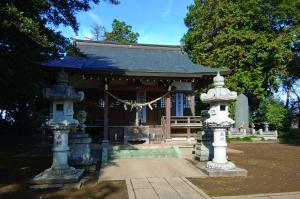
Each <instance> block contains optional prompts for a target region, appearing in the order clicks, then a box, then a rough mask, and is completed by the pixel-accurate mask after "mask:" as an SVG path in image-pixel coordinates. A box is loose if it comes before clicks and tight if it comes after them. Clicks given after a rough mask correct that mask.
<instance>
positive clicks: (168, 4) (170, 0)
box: [159, 0, 173, 17]
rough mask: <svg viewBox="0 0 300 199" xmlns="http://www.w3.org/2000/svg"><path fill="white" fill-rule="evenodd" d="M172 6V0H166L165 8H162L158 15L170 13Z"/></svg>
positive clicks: (164, 15) (162, 15)
mask: <svg viewBox="0 0 300 199" xmlns="http://www.w3.org/2000/svg"><path fill="white" fill-rule="evenodd" d="M172 7H173V0H169V1H168V2H167V8H166V10H164V11H163V12H162V13H161V14H159V16H160V17H166V16H168V15H169V14H170V12H171V11H172Z"/></svg>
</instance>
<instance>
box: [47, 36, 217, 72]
mask: <svg viewBox="0 0 300 199" xmlns="http://www.w3.org/2000/svg"><path fill="white" fill-rule="evenodd" d="M74 42H75V45H76V46H77V47H78V48H79V49H80V51H81V52H82V53H84V54H85V55H86V56H85V57H84V58H80V57H70V56H66V57H65V58H64V59H61V60H53V61H49V62H47V63H46V65H47V66H50V67H63V68H70V69H73V68H74V69H81V70H95V71H109V72H140V73H177V74H178V73H181V74H194V73H196V74H212V73H216V72H217V71H220V69H216V68H209V67H205V66H202V65H197V64H194V63H193V62H192V61H191V60H190V59H189V57H188V56H187V54H186V53H185V52H183V51H182V50H181V48H180V46H171V45H149V44H125V43H112V42H100V41H90V40H75V41H74Z"/></svg>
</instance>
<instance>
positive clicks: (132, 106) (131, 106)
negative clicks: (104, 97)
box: [104, 89, 174, 110]
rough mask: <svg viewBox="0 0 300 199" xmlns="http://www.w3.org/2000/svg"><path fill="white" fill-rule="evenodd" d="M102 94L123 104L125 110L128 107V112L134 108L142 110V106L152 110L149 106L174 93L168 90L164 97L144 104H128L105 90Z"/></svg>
mask: <svg viewBox="0 0 300 199" xmlns="http://www.w3.org/2000/svg"><path fill="white" fill-rule="evenodd" d="M104 92H105V93H107V94H108V95H110V96H111V97H112V98H114V99H115V100H117V101H119V102H121V103H123V104H124V108H125V110H126V107H125V106H129V107H130V110H132V109H134V108H136V109H138V110H139V109H142V108H143V106H148V107H149V108H150V109H151V110H152V109H153V108H152V106H151V104H153V103H155V102H157V101H159V100H161V99H162V98H163V97H165V96H167V95H168V94H170V93H172V92H174V91H173V90H171V89H169V91H168V92H167V93H165V94H164V95H162V96H160V97H158V98H156V99H154V100H152V101H150V102H144V103H136V102H135V103H130V102H128V101H126V100H123V99H120V98H118V97H117V96H115V95H114V94H112V93H110V92H109V91H107V90H104Z"/></svg>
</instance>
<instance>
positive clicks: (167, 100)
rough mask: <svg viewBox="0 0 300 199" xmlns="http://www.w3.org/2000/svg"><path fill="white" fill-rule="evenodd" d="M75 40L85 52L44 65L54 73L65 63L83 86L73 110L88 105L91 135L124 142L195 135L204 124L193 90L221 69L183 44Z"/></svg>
mask: <svg viewBox="0 0 300 199" xmlns="http://www.w3.org/2000/svg"><path fill="white" fill-rule="evenodd" d="M74 44H75V46H76V47H77V48H78V49H79V50H80V52H82V53H83V55H84V56H83V57H71V56H66V57H64V58H63V59H60V60H53V61H49V62H47V63H45V64H43V65H44V66H45V68H46V70H47V71H48V72H51V73H55V72H59V71H62V69H63V71H64V72H66V73H67V74H68V75H69V84H70V85H71V86H73V87H74V88H75V89H76V90H78V91H83V92H84V94H85V98H84V100H83V102H81V103H78V104H76V105H75V112H76V110H77V111H78V110H85V111H87V113H88V114H87V122H86V125H87V132H89V133H90V134H91V136H96V137H97V139H98V138H99V139H100V140H107V139H108V140H109V141H110V142H111V143H121V144H122V143H125V144H126V143H130V142H141V143H142V142H145V143H159V142H163V141H166V140H188V139H193V137H194V135H195V133H196V132H195V131H196V130H197V129H198V128H199V127H201V126H202V124H201V117H200V116H197V115H196V111H195V106H196V104H197V103H199V96H197V95H195V93H194V91H195V90H197V89H199V88H201V87H205V86H207V85H208V84H210V83H211V82H212V78H213V77H214V76H215V75H216V74H217V72H218V71H220V69H216V68H209V67H204V66H202V65H197V64H194V63H193V62H192V61H191V60H190V59H189V57H188V55H187V54H186V53H185V52H184V51H183V49H182V48H181V47H180V46H173V45H152V44H128V43H114V42H103V41H92V40H74ZM221 71H222V70H221ZM221 74H222V75H226V74H228V71H223V72H221Z"/></svg>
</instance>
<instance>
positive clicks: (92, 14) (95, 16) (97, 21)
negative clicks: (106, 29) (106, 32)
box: [88, 11, 103, 25]
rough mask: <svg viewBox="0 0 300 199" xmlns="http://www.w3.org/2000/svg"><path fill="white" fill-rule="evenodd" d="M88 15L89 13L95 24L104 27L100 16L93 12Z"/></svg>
mask: <svg viewBox="0 0 300 199" xmlns="http://www.w3.org/2000/svg"><path fill="white" fill-rule="evenodd" d="M88 13H89V16H90V18H91V19H92V20H93V22H94V23H96V24H99V25H103V22H102V20H101V18H100V17H99V16H97V15H96V14H95V13H94V12H92V11H89V12H88Z"/></svg>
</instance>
